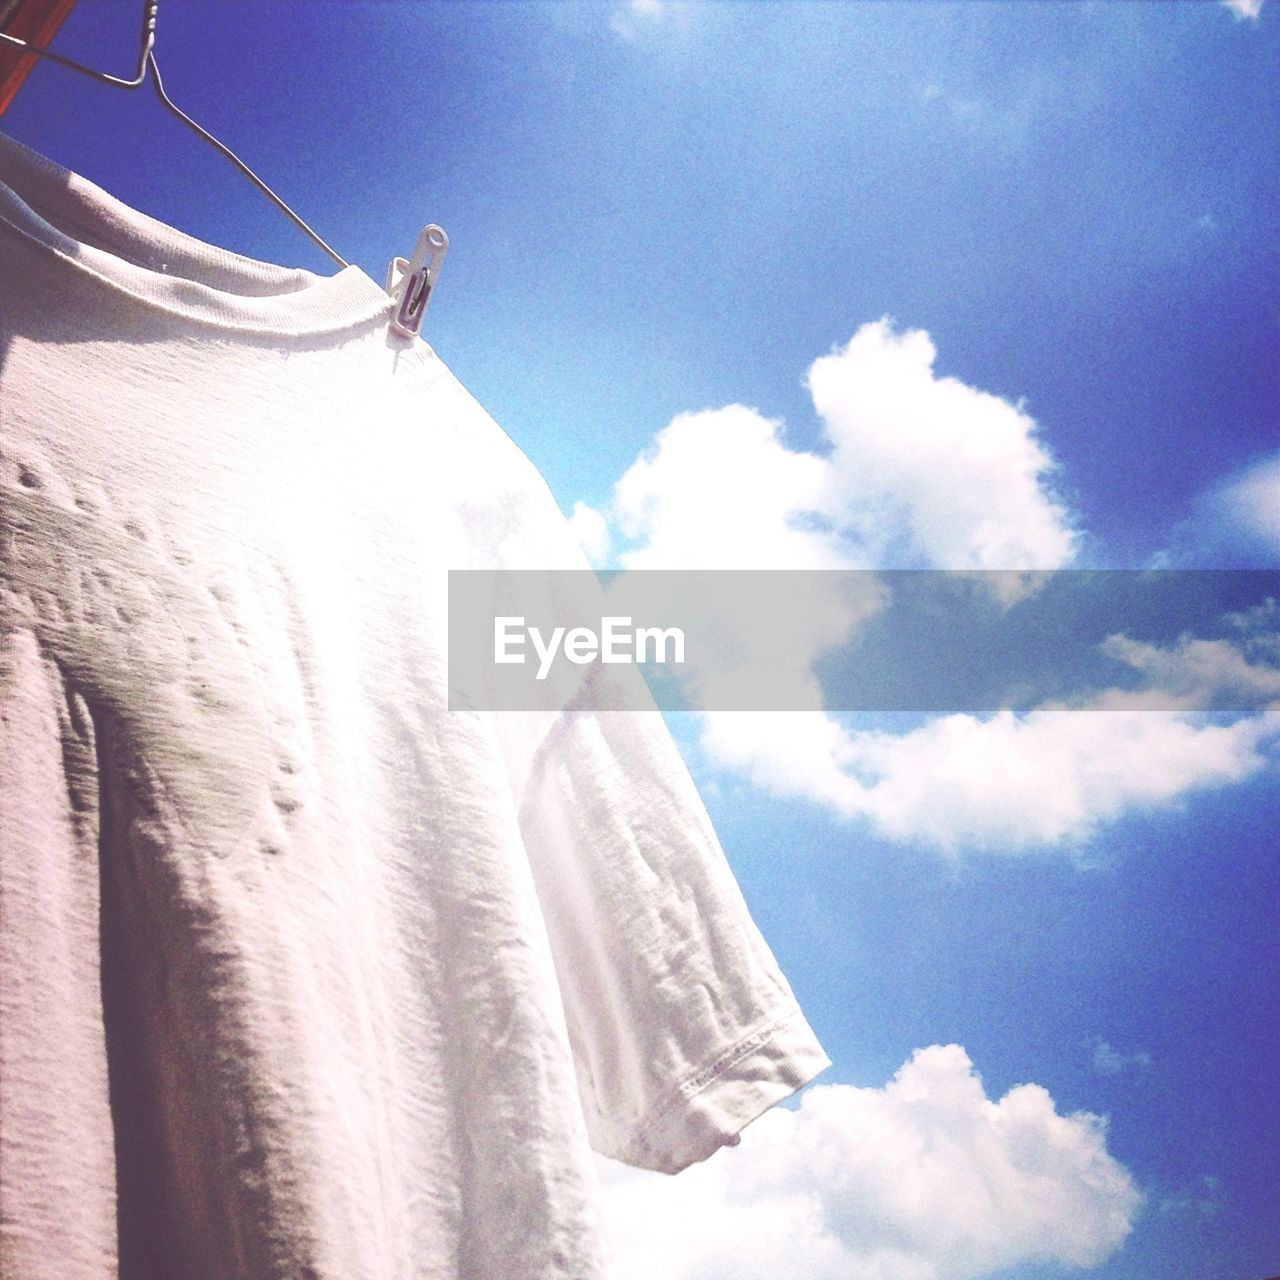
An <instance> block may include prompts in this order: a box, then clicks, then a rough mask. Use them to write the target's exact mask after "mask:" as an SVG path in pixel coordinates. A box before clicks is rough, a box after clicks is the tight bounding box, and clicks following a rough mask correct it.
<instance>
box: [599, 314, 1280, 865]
mask: <svg viewBox="0 0 1280 1280" xmlns="http://www.w3.org/2000/svg"><path fill="white" fill-rule="evenodd" d="M935 360H936V351H935V348H934V345H933V342H932V341H931V339H930V338H929V335H928V334H927V333H925V332H923V331H922V330H907V331H905V332H902V333H898V332H895V331H894V329H893V327H892V326H891V325H890V323H889V322H888V321H887V320H881V321H879V322H877V323H872V324H865V325H863V326H862V327H861V328H859V329H858V331H857V332H856V333H855V334H854V336H853V338H852V339H851V340H850V341H849V342H848V343H847V344H846V345H845V346H844V347H841V348H836V349H834V350H833V351H832V352H831V353H830V354H828V355H826V356H823V357H821V358H819V359H818V360H816V361H814V363H813V365H812V366H811V367H810V369H809V371H808V378H807V385H808V388H809V390H810V392H811V394H812V397H813V402H814V407H815V409H816V411H817V413H818V415H819V416H820V418H821V420H822V423H823V426H824V432H825V439H824V441H823V447H824V450H825V451H824V452H821V453H818V452H808V451H804V450H798V449H794V448H792V447H791V446H790V444H789V443H788V442H787V440H786V437H785V428H784V426H783V424H782V423H781V422H779V421H777V420H775V419H770V418H766V417H765V416H764V415H762V414H761V413H759V412H758V411H757V410H755V409H753V408H749V407H747V406H744V405H741V404H733V405H728V406H726V407H724V408H720V409H711V410H704V411H701V412H696V413H685V414H680V415H678V416H677V417H675V418H673V419H672V421H671V422H670V423H669V424H668V425H667V426H666V427H665V428H664V429H663V430H662V431H660V432H659V433H658V435H657V437H656V438H655V440H654V443H653V446H652V447H651V448H650V449H649V450H647V451H646V453H645V454H644V455H643V456H642V457H640V458H638V459H637V460H636V462H635V463H634V464H633V465H632V466H631V467H630V468H628V470H627V471H626V473H625V474H624V475H623V476H622V477H621V479H620V480H619V481H618V483H617V484H616V485H615V486H614V490H613V494H612V497H611V499H610V501H609V502H608V503H607V504H606V505H605V507H604V508H603V509H601V510H599V511H597V510H594V509H592V508H589V507H586V506H584V505H583V504H579V505H578V506H577V507H575V510H574V524H575V527H576V528H577V529H578V530H579V534H580V536H581V537H582V539H583V541H584V545H587V546H588V550H589V552H592V551H594V552H597V553H598V552H600V551H601V549H602V548H603V547H605V546H606V545H615V546H616V547H617V548H618V550H617V552H616V558H617V561H618V562H619V563H620V564H621V566H622V567H624V568H637V569H655V568H681V569H708V568H720V569H741V568H767V569H779V568H788V569H837V568H844V569H850V568H873V567H874V568H891V567H933V568H944V569H950V570H963V571H966V572H971V573H975V574H978V575H985V578H986V581H987V582H988V584H989V586H990V587H991V589H992V591H993V592H994V594H995V595H996V597H997V598H998V599H999V600H1000V601H1001V602H1002V603H1004V604H1006V605H1008V604H1010V603H1012V602H1013V601H1014V600H1016V599H1017V598H1019V597H1020V596H1022V595H1026V594H1029V593H1030V592H1032V591H1034V590H1036V589H1037V587H1038V585H1039V582H1040V581H1041V580H1042V578H1043V575H1044V572H1045V571H1048V570H1053V569H1057V568H1061V567H1064V566H1066V565H1068V564H1070V563H1071V562H1072V560H1073V558H1074V556H1075V554H1076V549H1077V544H1078V541H1079V538H1080V534H1079V532H1078V530H1077V529H1076V528H1075V525H1074V520H1073V517H1072V515H1071V513H1070V511H1069V509H1068V507H1067V506H1066V504H1065V503H1064V502H1063V501H1062V500H1061V499H1060V498H1059V497H1058V496H1056V494H1055V492H1054V480H1055V478H1056V473H1057V470H1058V468H1057V464H1056V463H1055V461H1054V459H1053V457H1052V455H1051V453H1050V451H1049V450H1048V448H1047V447H1046V445H1045V444H1044V442H1043V441H1042V440H1041V439H1040V435H1039V430H1038V427H1037V424H1036V423H1035V421H1034V420H1033V419H1032V418H1031V417H1030V416H1029V415H1028V414H1027V412H1026V411H1025V408H1024V407H1023V406H1022V405H1020V404H1019V405H1015V404H1011V403H1010V402H1009V401H1007V400H1005V399H1002V398H1001V397H998V396H994V395H991V394H990V393H988V392H985V391H982V390H979V389H977V388H974V387H972V386H969V385H967V384H965V383H963V382H961V381H959V380H958V379H956V378H952V377H940V376H938V375H937V373H936V372H935V369H934V364H935ZM1272 499H1280V455H1277V457H1276V458H1275V459H1270V460H1266V461H1265V462H1264V464H1260V465H1258V466H1255V467H1253V468H1251V469H1249V470H1248V471H1247V472H1245V473H1243V474H1242V475H1240V476H1237V477H1234V478H1233V479H1232V480H1231V482H1230V483H1229V484H1227V485H1226V486H1224V487H1223V488H1222V489H1221V493H1220V496H1219V497H1218V498H1217V499H1216V501H1217V502H1218V506H1219V507H1220V508H1222V509H1224V510H1229V511H1230V512H1231V513H1232V519H1234V520H1235V521H1236V523H1237V524H1241V523H1245V524H1248V523H1249V522H1250V521H1252V524H1251V525H1250V527H1252V528H1255V529H1258V530H1261V531H1262V532H1263V533H1266V534H1268V536H1269V534H1270V530H1271V526H1270V525H1269V524H1268V523H1267V520H1268V517H1273V518H1274V520H1273V522H1275V523H1277V528H1276V529H1275V531H1274V535H1275V539H1276V545H1277V547H1278V548H1280V500H1277V501H1274V502H1273V501H1272ZM997 569H1002V570H1008V569H1020V570H1026V571H1027V572H1026V573H1023V574H1021V575H1009V574H993V573H990V572H988V571H991V570H997ZM883 603H884V601H883V598H882V597H874V596H872V595H868V596H867V597H866V598H865V599H862V600H858V601H851V600H833V601H832V602H831V604H830V607H823V608H817V607H811V608H808V609H804V610H796V611H795V615H796V619H797V620H798V621H797V622H794V623H791V624H790V629H789V630H788V629H786V628H783V629H782V630H781V631H779V629H778V628H776V627H775V628H771V629H770V634H773V633H774V632H777V633H778V634H784V635H785V638H786V653H787V664H788V665H787V669H786V670H785V671H780V672H779V676H780V678H783V679H786V680H787V681H788V684H787V687H788V689H792V690H794V691H795V696H794V700H793V701H791V702H790V703H789V705H791V706H793V707H795V708H806V709H805V710H800V709H797V710H795V711H790V712H715V713H711V714H709V715H707V716H706V717H704V720H703V733H702V747H703V749H704V751H705V753H706V756H707V759H708V761H709V762H710V763H711V764H712V765H714V766H717V767H719V768H722V769H725V770H729V771H731V772H733V773H736V774H738V775H739V776H741V777H744V778H746V779H749V780H750V781H751V782H753V783H754V784H755V785H757V786H758V787H760V788H761V789H762V790H765V791H766V792H769V793H771V794H774V795H779V796H785V797H789V798H798V799H803V800H807V801H809V802H812V803H815V804H817V805H820V806H823V807H825V808H827V809H828V810H830V811H831V812H832V813H833V814H834V815H836V816H838V817H840V818H844V819H860V820H864V821H867V822H870V823H871V824H872V825H873V826H874V828H875V829H876V830H877V831H878V832H879V833H880V834H881V835H882V836H884V837H886V838H889V839H893V840H898V841H902V842H909V843H913V844H919V845H924V846H928V847H931V848H934V849H937V850H940V851H943V852H948V853H953V852H957V851H959V850H960V849H966V848H967V849H985V850H991V851H999V852H1005V853H1010V852H1020V851H1024V850H1028V849H1032V848H1037V847H1045V846H1062V847H1067V848H1073V849H1077V850H1078V849H1079V847H1080V846H1081V845H1082V844H1083V843H1084V842H1086V841H1087V840H1089V839H1090V838H1091V837H1092V836H1093V835H1094V834H1095V833H1096V831H1097V830H1098V828H1099V827H1100V826H1102V825H1103V824H1105V823H1108V822H1112V821H1115V820H1117V819H1119V818H1121V817H1122V816H1124V815H1125V814H1127V813H1130V812H1133V811H1143V810H1149V809H1154V808H1159V807H1166V806H1170V805H1175V804H1177V803H1179V802H1180V801H1181V800H1182V799H1183V798H1184V797H1185V796H1187V795H1189V794H1191V793H1193V792H1195V791H1198V790H1203V789H1207V788H1213V787H1223V786H1228V785H1233V784H1236V783H1240V782H1243V781H1244V780H1246V779H1248V778H1250V777H1253V776H1254V775H1255V774H1257V773H1258V772H1259V771H1260V770H1262V769H1263V768H1264V767H1265V766H1266V765H1267V763H1268V759H1269V752H1270V749H1271V746H1272V744H1273V739H1274V738H1275V737H1276V735H1277V730H1278V729H1280V674H1278V673H1277V671H1276V669H1275V666H1274V664H1273V665H1270V666H1268V665H1267V664H1266V662H1265V661H1263V662H1261V663H1260V662H1258V661H1256V659H1258V658H1262V659H1266V658H1268V657H1269V656H1273V653H1274V650H1275V649H1276V646H1277V631H1278V630H1280V628H1278V627H1277V626H1276V625H1274V624H1275V623H1276V622H1277V618H1275V617H1272V618H1270V619H1269V620H1268V619H1263V618H1262V617H1261V615H1258V616H1257V617H1253V616H1252V615H1250V620H1249V623H1248V626H1247V627H1246V626H1245V625H1244V623H1243V622H1242V623H1241V632H1242V634H1241V639H1240V641H1239V642H1238V643H1232V642H1228V641H1223V640H1214V641H1204V640H1197V639H1195V638H1194V637H1190V636H1184V637H1182V638H1181V639H1180V640H1179V641H1178V643H1177V644H1176V645H1175V646H1173V647H1172V648H1167V647H1166V648H1161V647H1158V646H1155V645H1152V644H1149V643H1146V642H1141V641H1135V640H1132V639H1130V638H1128V637H1125V636H1115V637H1112V638H1111V639H1110V640H1109V641H1108V642H1107V646H1108V647H1107V648H1106V650H1105V651H1106V652H1107V653H1109V655H1110V656H1111V657H1113V658H1116V659H1117V660H1119V661H1122V662H1124V663H1126V664H1127V665H1128V666H1129V667H1130V668H1132V669H1134V670H1137V671H1139V672H1143V673H1145V675H1146V677H1147V680H1148V685H1149V687H1148V689H1147V690H1145V691H1139V692H1137V693H1130V692H1124V693H1122V692H1120V691H1118V690H1109V691H1104V692H1102V693H1099V694H1096V695H1094V696H1092V697H1090V698H1085V699H1082V700H1079V701H1078V702H1076V703H1074V704H1073V705H1072V707H1071V708H1070V709H1068V708H1066V707H1065V706H1063V705H1056V706H1055V705H1053V704H1046V705H1044V706H1042V707H1038V708H1035V709H1033V710H1032V711H1030V712H1028V713H1026V714H1020V715H1015V714H1014V713H1013V712H1011V711H1008V710H1005V711H1002V712H1000V713H998V714H996V715H993V716H990V717H988V718H986V719H979V718H977V717H975V716H971V715H950V716H944V717H940V718H937V719H934V720H932V721H929V722H927V723H925V724H924V725H922V726H921V727H919V728H916V729H914V730H913V731H911V732H908V733H899V734H892V733H885V732H880V731H876V732H871V731H867V730H862V729H858V728H856V727H852V728H851V727H849V726H848V725H847V724H846V723H843V722H839V721H837V720H835V719H833V718H832V717H830V716H829V715H826V714H825V713H823V712H822V710H821V707H822V701H821V690H820V686H819V685H818V682H817V681H816V679H815V678H814V677H813V666H814V663H815V661H816V660H817V659H818V657H820V656H821V654H822V653H823V652H825V651H826V650H828V649H830V648H831V647H833V646H834V645H837V644H840V643H842V642H844V641H845V640H847V639H848V638H849V636H850V633H851V632H852V631H853V630H854V629H856V628H857V627H858V626H860V625H861V624H863V623H864V622H865V621H866V620H867V619H868V618H870V617H872V616H874V614H875V613H876V612H877V611H878V610H879V609H880V608H881V607H882V605H883ZM1272 608H1273V610H1274V603H1273V604H1272ZM806 618H807V619H812V620H814V622H813V625H811V626H809V627H808V629H804V628H803V627H799V625H798V624H799V622H800V621H803V620H804V619H806ZM819 624H820V625H819ZM1255 624H1256V625H1255ZM757 629H758V630H761V631H764V630H765V629H763V628H757ZM739 630H744V628H739ZM745 630H746V631H749V630H750V628H749V627H745ZM1268 637H1269V639H1268ZM1268 644H1270V645H1271V646H1272V648H1271V649H1270V650H1269V649H1267V647H1266V646H1267V645H1268ZM755 658H756V665H755V667H754V669H755V670H757V671H758V670H760V669H761V667H760V665H759V657H758V655H755ZM743 670H744V671H750V670H751V663H750V662H748V661H745V660H744V663H743ZM724 677H725V680H726V682H728V683H729V684H730V685H731V684H732V681H733V679H735V678H737V673H735V672H733V671H726V672H725V673H724ZM1215 691H1218V692H1225V693H1230V694H1232V695H1234V696H1237V697H1238V696H1240V695H1244V696H1247V697H1250V698H1253V699H1255V700H1257V699H1275V701H1274V702H1272V703H1271V705H1269V706H1267V707H1266V709H1264V710H1263V711H1262V712H1261V713H1260V714H1258V715H1254V716H1249V717H1244V718H1241V719H1239V720H1237V721H1236V722H1235V723H1233V724H1226V725H1223V724H1213V723H1203V722H1202V719H1203V718H1200V719H1197V718H1196V717H1195V716H1194V715H1192V714H1190V713H1192V712H1194V711H1195V710H1196V709H1203V708H1205V707H1207V706H1209V705H1211V699H1212V696H1213V694H1214V692H1215ZM728 704H729V702H728V699H727V698H726V699H723V700H721V703H720V705H728ZM702 705H706V703H705V702H704V703H702ZM1171 706H1172V707H1175V708H1177V710H1169V708H1170V707H1171ZM1156 707H1161V708H1164V709H1163V710H1156V709H1153V708H1156Z"/></svg>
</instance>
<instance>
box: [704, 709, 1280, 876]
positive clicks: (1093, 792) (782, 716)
mask: <svg viewBox="0 0 1280 1280" xmlns="http://www.w3.org/2000/svg"><path fill="white" fill-rule="evenodd" d="M1123 696H1124V697H1128V696H1129V695H1123ZM1114 701H1116V702H1117V706H1116V707H1115V708H1112V707H1108V706H1107V705H1106V703H1107V700H1105V699H1103V700H1099V702H1098V703H1097V705H1096V706H1095V707H1093V708H1091V709H1089V710H1081V709H1065V708H1062V707H1059V706H1046V707H1041V708H1036V709H1035V710H1033V711H1030V712H1028V713H1026V714H1025V715H1019V714H1015V713H1014V712H1012V711H1008V710H1004V711H1000V712H997V713H996V714H995V715H992V716H990V717H987V718H985V719H984V718H979V717H975V716H971V715H949V716H940V717H938V718H936V719H933V720H930V721H928V722H927V723H926V724H924V725H922V726H920V727H919V728H917V729H914V730H911V731H910V732H906V733H888V732H883V731H879V730H876V731H870V730H858V729H856V728H848V727H845V726H844V725H841V724H839V723H837V722H836V721H834V720H833V719H832V718H831V717H829V716H827V715H813V714H810V713H807V712H796V713H786V712H746V711H742V712H737V711H725V712H711V713H708V714H707V715H706V717H705V720H704V728H703V736H702V746H703V749H704V750H705V752H706V753H707V755H708V758H709V759H710V760H711V761H712V762H713V763H714V764H716V765H718V766H720V767H722V768H727V769H731V770H732V771H734V772H735V773H738V774H740V775H742V776H744V777H746V778H748V779H750V780H751V781H752V782H753V783H755V784H756V785H757V786H758V787H760V788H761V789H762V790H764V791H766V792H768V793H770V794H774V795H779V796H788V797H793V798H801V799H807V800H811V801H814V802H816V803H819V804H822V805H823V806H825V807H826V808H828V809H829V810H831V811H832V812H833V813H835V814H837V815H838V816H840V817H844V818H865V819H867V820H869V821H870V822H871V823H872V824H873V825H874V826H875V827H876V829H877V830H878V831H879V833H880V834H881V835H882V836H885V837H887V838H889V839H891V840H896V841H900V842H902V843H909V844H913V845H917V846H924V847H929V848H933V849H935V850H938V851H939V852H942V853H946V854H955V853H958V852H961V851H964V850H977V851H989V852H994V853H1019V852H1023V851H1026V850H1031V849H1036V848H1043V847H1046V846H1055V847H1061V848H1064V849H1066V850H1068V851H1071V850H1078V849H1080V848H1082V847H1083V846H1084V845H1085V844H1086V843H1087V841H1088V840H1089V839H1090V838H1091V837H1092V836H1093V835H1094V834H1095V832H1096V831H1097V829H1098V828H1099V827H1100V826H1101V825H1102V824H1104V823H1107V822H1110V821H1114V820H1115V819H1118V818H1120V817H1122V816H1123V815H1124V814H1126V813H1129V812H1133V811H1143V810H1150V809H1156V808H1161V807H1167V806H1169V805H1173V804H1176V803H1178V802H1180V801H1181V800H1182V799H1183V798H1184V797H1185V796H1187V795H1188V794H1189V793H1192V792H1195V791H1198V790H1203V789H1206V788H1212V787H1222V786H1226V785H1230V784H1233V783H1239V782H1242V781H1244V780H1245V779H1247V778H1250V777H1253V776H1254V775H1255V774H1257V773H1259V772H1260V771H1262V770H1263V769H1265V768H1267V767H1268V764H1269V762H1270V761H1271V760H1272V759H1273V758H1274V754H1273V753H1274V749H1275V746H1276V742H1277V739H1280V702H1277V703H1275V704H1272V705H1270V706H1268V708H1267V709H1266V710H1265V711H1263V712H1261V713H1259V714H1258V715H1254V716H1245V717H1242V718H1240V719H1239V720H1237V721H1235V722H1234V723H1232V724H1225V725H1223V724H1213V723H1196V722H1195V720H1194V718H1193V717H1192V716H1189V715H1188V714H1187V713H1181V712H1168V711H1152V710H1141V709H1140V710H1125V709H1121V703H1120V701H1119V699H1118V698H1117V699H1115V700H1114Z"/></svg>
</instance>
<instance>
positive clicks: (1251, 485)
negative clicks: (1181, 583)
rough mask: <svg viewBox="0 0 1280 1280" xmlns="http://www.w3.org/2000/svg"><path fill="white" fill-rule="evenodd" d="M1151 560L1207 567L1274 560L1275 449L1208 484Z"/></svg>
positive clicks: (1279, 554)
mask: <svg viewBox="0 0 1280 1280" xmlns="http://www.w3.org/2000/svg"><path fill="white" fill-rule="evenodd" d="M1154 563H1155V565H1156V566H1157V567H1163V566H1166V565H1178V566H1186V565H1197V566H1204V567H1209V568H1246V567H1248V568H1253V567H1263V568H1274V567H1275V566H1277V565H1278V564H1280V451H1277V452H1275V453H1272V454H1267V455H1264V456H1262V457H1260V458H1257V459H1255V460H1254V461H1253V462H1251V463H1250V464H1249V465H1247V466H1245V467H1244V468H1242V469H1241V470H1238V471H1236V472H1234V473H1233V474H1231V475H1228V476H1226V477H1224V478H1223V479H1221V480H1219V481H1218V482H1216V483H1215V484H1212V485H1210V486H1209V487H1208V488H1207V489H1206V490H1205V491H1204V492H1203V493H1202V494H1200V496H1199V497H1198V498H1197V499H1196V502H1195V507H1194V511H1193V513H1192V515H1191V516H1190V518H1189V519H1187V520H1186V521H1184V522H1183V523H1182V524H1181V525H1180V526H1179V527H1178V528H1177V529H1175V530H1174V533H1173V536H1172V538H1171V539H1170V546H1169V548H1168V549H1167V550H1165V551H1162V552H1160V553H1159V554H1158V555H1157V556H1156V557H1155V559H1154Z"/></svg>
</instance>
